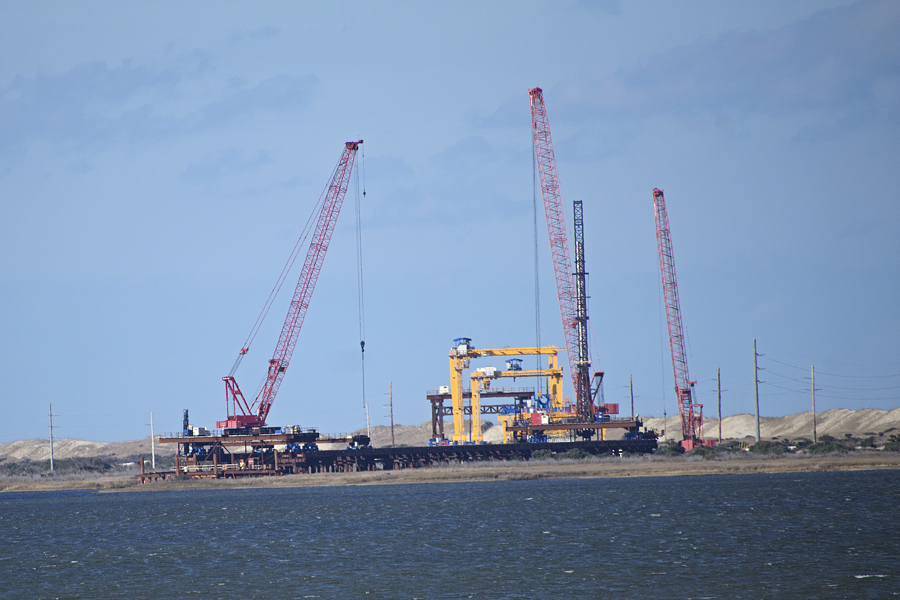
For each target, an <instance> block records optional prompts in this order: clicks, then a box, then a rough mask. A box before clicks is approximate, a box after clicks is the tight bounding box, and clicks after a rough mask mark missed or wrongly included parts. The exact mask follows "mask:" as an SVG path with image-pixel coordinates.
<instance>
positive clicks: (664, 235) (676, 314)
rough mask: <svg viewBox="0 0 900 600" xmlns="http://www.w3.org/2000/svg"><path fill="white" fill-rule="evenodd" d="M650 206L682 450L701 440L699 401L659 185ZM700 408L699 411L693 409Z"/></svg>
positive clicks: (664, 206) (664, 203)
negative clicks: (686, 342)
mask: <svg viewBox="0 0 900 600" xmlns="http://www.w3.org/2000/svg"><path fill="white" fill-rule="evenodd" d="M653 208H654V214H655V220H656V245H657V248H658V250H659V273H660V277H661V279H662V287H663V296H664V297H665V302H666V321H667V322H668V325H669V346H670V348H671V350H672V370H673V371H674V373H675V395H676V397H677V399H678V409H679V411H680V412H681V434H682V436H683V437H684V442H683V445H684V447H685V450H691V449H692V448H693V447H694V446H698V445H701V444H702V441H701V438H700V429H701V427H702V425H703V405H702V404H694V402H693V386H694V384H695V383H697V382H696V381H691V378H690V376H689V375H688V365H687V355H686V353H685V344H684V327H683V326H682V324H681V303H680V301H679V299H678V282H677V280H676V277H675V255H674V254H673V252H672V236H671V235H670V233H669V217H668V215H667V214H666V200H665V197H664V196H663V192H662V190H660V189H657V188H653ZM695 408H698V409H700V412H699V414H697V413H695V412H694V409H695Z"/></svg>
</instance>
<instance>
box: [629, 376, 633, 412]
mask: <svg viewBox="0 0 900 600" xmlns="http://www.w3.org/2000/svg"><path fill="white" fill-rule="evenodd" d="M628 389H629V390H630V391H631V420H632V421H634V383H632V381H631V375H629V376H628Z"/></svg>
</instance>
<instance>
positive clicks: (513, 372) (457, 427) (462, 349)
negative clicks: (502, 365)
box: [450, 338, 574, 443]
mask: <svg viewBox="0 0 900 600" xmlns="http://www.w3.org/2000/svg"><path fill="white" fill-rule="evenodd" d="M453 343H454V347H453V348H452V349H451V350H450V395H451V398H452V400H453V441H454V442H456V443H465V442H472V443H479V442H481V441H483V438H482V435H481V393H482V392H483V391H488V390H490V386H491V380H493V379H499V378H502V377H511V378H513V379H515V378H518V377H546V378H547V383H548V394H547V395H548V396H549V397H550V401H549V407H547V408H546V411H545V412H546V413H547V414H571V413H572V411H573V410H574V407H572V406H571V405H570V404H569V403H568V402H567V401H566V399H565V398H563V395H562V391H563V381H562V369H561V368H560V367H559V365H558V361H557V354H558V353H559V348H557V347H556V346H542V347H528V348H482V349H478V350H476V349H475V347H474V346H473V345H472V340H471V339H470V338H457V339H455V340H453ZM520 356H546V357H547V368H546V369H522V367H521V362H522V361H521V360H517V359H516V358H515V357H520ZM487 357H509V359H510V360H507V361H506V370H500V369H497V368H496V367H482V368H480V369H476V370H474V371H472V373H471V374H470V376H469V380H470V390H471V393H472V429H471V433H470V434H469V435H467V433H466V430H465V420H464V407H463V399H464V394H465V390H464V389H463V371H464V370H466V369H469V368H470V367H471V360H472V359H473V358H487ZM537 387H538V389H537V393H536V396H537V398H540V396H541V391H540V389H539V386H537ZM533 410H536V408H532V407H529V408H528V409H527V410H526V411H525V412H527V413H531V412H532V411H533ZM508 418H509V417H503V416H501V417H500V422H501V423H502V425H503V439H504V442H508V441H510V440H508V439H507V433H506V425H507V420H508Z"/></svg>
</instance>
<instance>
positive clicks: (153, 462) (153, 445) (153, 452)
mask: <svg viewBox="0 0 900 600" xmlns="http://www.w3.org/2000/svg"><path fill="white" fill-rule="evenodd" d="M150 461H151V465H152V466H153V470H154V471H155V470H156V437H155V436H154V435H153V413H150Z"/></svg>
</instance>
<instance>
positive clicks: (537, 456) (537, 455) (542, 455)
mask: <svg viewBox="0 0 900 600" xmlns="http://www.w3.org/2000/svg"><path fill="white" fill-rule="evenodd" d="M551 458H554V456H553V452H552V451H551V450H535V451H534V452H532V453H531V460H550V459H551Z"/></svg>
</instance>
